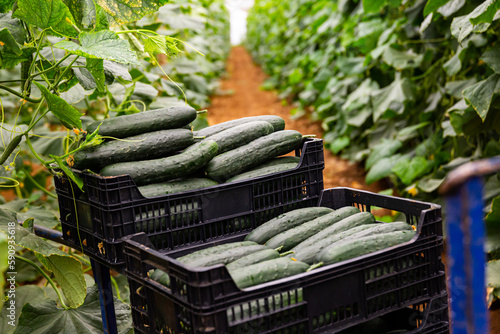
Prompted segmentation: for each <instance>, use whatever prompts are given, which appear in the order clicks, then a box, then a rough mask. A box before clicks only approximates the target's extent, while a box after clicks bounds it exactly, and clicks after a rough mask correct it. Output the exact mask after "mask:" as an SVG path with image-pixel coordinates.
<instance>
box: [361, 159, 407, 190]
mask: <svg viewBox="0 0 500 334" xmlns="http://www.w3.org/2000/svg"><path fill="white" fill-rule="evenodd" d="M399 159H401V155H400V154H396V155H393V156H391V157H387V158H382V159H380V160H378V161H377V162H376V163H375V164H374V165H373V166H372V168H370V170H369V171H368V173H367V174H366V179H365V181H366V184H371V183H373V182H375V181H378V180H381V179H383V178H384V177H387V176H389V175H390V174H391V173H392V171H391V170H392V168H393V167H394V165H395V164H396V163H397V162H398V160H399Z"/></svg>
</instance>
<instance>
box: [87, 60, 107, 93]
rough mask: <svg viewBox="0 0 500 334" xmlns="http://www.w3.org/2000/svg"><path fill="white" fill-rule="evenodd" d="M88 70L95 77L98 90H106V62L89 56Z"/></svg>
mask: <svg viewBox="0 0 500 334" xmlns="http://www.w3.org/2000/svg"><path fill="white" fill-rule="evenodd" d="M86 68H87V70H89V72H90V73H91V74H92V76H93V77H94V81H95V84H96V86H97V90H98V91H100V92H104V83H105V79H106V77H105V75H104V63H103V60H102V59H94V58H87V65H86Z"/></svg>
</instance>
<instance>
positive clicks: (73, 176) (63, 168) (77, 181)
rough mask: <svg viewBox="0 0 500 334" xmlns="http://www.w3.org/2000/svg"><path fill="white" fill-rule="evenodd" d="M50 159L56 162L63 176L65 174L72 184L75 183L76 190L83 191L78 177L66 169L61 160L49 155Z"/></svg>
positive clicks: (81, 182)
mask: <svg viewBox="0 0 500 334" xmlns="http://www.w3.org/2000/svg"><path fill="white" fill-rule="evenodd" d="M50 157H51V158H52V159H54V160H55V161H56V163H57V165H58V166H59V168H61V169H62V171H63V172H64V174H66V176H68V177H69V178H70V179H71V180H72V181H73V182H75V184H76V185H77V186H78V188H80V190H82V191H83V181H82V180H81V179H80V178H79V177H78V176H76V175H75V173H73V172H72V171H71V169H69V168H68V166H66V165H65V164H64V162H63V161H62V160H61V158H59V157H58V156H55V155H50Z"/></svg>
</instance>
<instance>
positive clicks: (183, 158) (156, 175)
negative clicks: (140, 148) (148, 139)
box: [100, 140, 217, 186]
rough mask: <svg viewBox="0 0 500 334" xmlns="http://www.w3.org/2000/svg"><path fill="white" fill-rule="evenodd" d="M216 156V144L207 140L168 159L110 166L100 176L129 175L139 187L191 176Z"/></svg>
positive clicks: (102, 170)
mask: <svg viewBox="0 0 500 334" xmlns="http://www.w3.org/2000/svg"><path fill="white" fill-rule="evenodd" d="M216 154H217V143H216V142H215V141H213V140H208V141H204V142H200V143H197V144H195V145H193V146H191V147H190V148H189V149H188V150H186V151H184V152H182V153H180V154H177V155H173V156H170V157H166V158H161V159H153V160H144V161H132V162H119V163H116V164H112V165H109V166H106V167H104V168H103V169H101V171H100V174H101V175H103V176H116V175H124V174H129V175H130V177H132V179H133V180H134V181H135V183H136V184H137V185H139V186H140V185H145V184H151V183H156V182H163V181H168V180H172V179H176V178H178V177H181V176H184V175H188V174H191V173H193V172H195V171H196V170H198V169H200V168H202V167H203V166H205V165H206V164H207V163H208V162H209V161H210V160H211V159H212V158H213V157H214V156H215V155H216Z"/></svg>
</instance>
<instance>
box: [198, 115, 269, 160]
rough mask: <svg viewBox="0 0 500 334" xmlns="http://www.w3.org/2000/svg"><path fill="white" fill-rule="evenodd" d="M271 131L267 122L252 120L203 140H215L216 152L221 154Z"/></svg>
mask: <svg viewBox="0 0 500 334" xmlns="http://www.w3.org/2000/svg"><path fill="white" fill-rule="evenodd" d="M273 131H274V129H273V126H272V125H271V124H269V123H268V122H264V121H254V122H248V123H245V124H241V125H237V126H235V127H232V128H229V129H226V130H224V131H221V132H219V133H216V134H214V135H212V136H210V137H207V138H206V139H204V140H214V141H215V142H217V146H218V148H219V149H218V151H217V154H222V153H224V152H227V151H230V150H232V149H235V148H237V147H240V146H243V145H245V144H248V143H250V142H251V141H252V140H255V139H257V138H260V137H263V136H267V135H268V134H270V133H272V132H273Z"/></svg>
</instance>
